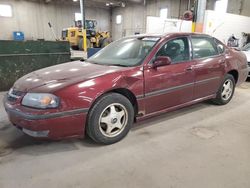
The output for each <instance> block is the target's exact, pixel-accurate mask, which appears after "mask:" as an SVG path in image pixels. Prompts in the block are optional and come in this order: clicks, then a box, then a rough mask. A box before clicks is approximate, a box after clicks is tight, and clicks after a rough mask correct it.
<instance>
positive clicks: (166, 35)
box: [130, 32, 212, 38]
mask: <svg viewBox="0 0 250 188" xmlns="http://www.w3.org/2000/svg"><path fill="white" fill-rule="evenodd" d="M190 35H192V36H201V37H212V36H210V35H208V34H204V33H192V32H171V33H163V34H139V35H133V36H130V37H135V38H141V37H160V38H167V37H181V36H190Z"/></svg>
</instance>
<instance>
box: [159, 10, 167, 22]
mask: <svg viewBox="0 0 250 188" xmlns="http://www.w3.org/2000/svg"><path fill="white" fill-rule="evenodd" d="M167 17H168V8H162V9H161V10H160V18H162V19H166V18H167Z"/></svg>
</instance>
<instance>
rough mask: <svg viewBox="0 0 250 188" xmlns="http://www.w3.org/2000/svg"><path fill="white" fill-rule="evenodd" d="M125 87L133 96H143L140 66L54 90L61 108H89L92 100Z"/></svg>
mask: <svg viewBox="0 0 250 188" xmlns="http://www.w3.org/2000/svg"><path fill="white" fill-rule="evenodd" d="M119 88H126V89H128V90H130V91H131V92H132V93H133V94H134V95H135V96H143V91H144V89H143V71H142V70H141V68H140V67H135V68H133V69H130V70H127V71H124V72H116V73H111V74H107V75H103V76H100V77H96V78H93V79H89V80H85V81H82V82H79V83H76V84H73V85H71V86H68V87H67V88H63V89H61V90H59V91H56V92H55V94H56V95H57V96H59V97H60V99H61V109H62V110H64V109H67V110H68V109H78V108H90V107H91V106H92V104H93V103H94V101H95V100H96V99H97V98H98V97H100V96H101V95H103V94H104V93H107V92H110V91H112V90H114V89H119Z"/></svg>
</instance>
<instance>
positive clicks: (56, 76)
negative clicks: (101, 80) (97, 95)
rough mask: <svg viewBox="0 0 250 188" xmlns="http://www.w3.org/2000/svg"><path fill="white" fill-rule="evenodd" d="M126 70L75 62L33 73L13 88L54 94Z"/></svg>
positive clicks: (20, 80) (24, 77)
mask: <svg viewBox="0 0 250 188" xmlns="http://www.w3.org/2000/svg"><path fill="white" fill-rule="evenodd" d="M124 69H127V68H126V67H118V66H106V65H97V64H93V63H89V62H82V61H74V62H69V63H64V64H60V65H56V66H51V67H48V68H44V69H40V70H37V71H34V72H31V73H29V74H27V75H25V76H23V77H22V78H20V79H19V80H17V81H16V83H15V84H14V86H13V88H14V89H15V90H18V91H23V92H28V91H30V90H34V89H35V92H37V91H39V92H52V91H54V90H58V89H60V88H63V87H66V86H68V85H70V84H73V83H77V82H81V81H84V80H89V79H92V78H95V77H98V76H102V75H105V74H110V73H114V72H118V71H121V70H124ZM38 88H39V89H38Z"/></svg>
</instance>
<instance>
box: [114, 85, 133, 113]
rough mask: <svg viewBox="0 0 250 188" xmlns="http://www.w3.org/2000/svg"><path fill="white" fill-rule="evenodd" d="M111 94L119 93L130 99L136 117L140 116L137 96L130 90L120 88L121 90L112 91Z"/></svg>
mask: <svg viewBox="0 0 250 188" xmlns="http://www.w3.org/2000/svg"><path fill="white" fill-rule="evenodd" d="M109 92H114V93H119V94H121V95H123V96H125V97H127V98H128V100H129V101H130V102H131V104H132V105H133V107H134V111H135V116H136V115H137V114H138V103H137V99H136V97H135V95H134V94H133V93H132V92H131V91H129V90H128V89H125V88H119V89H114V90H111V91H109Z"/></svg>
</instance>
